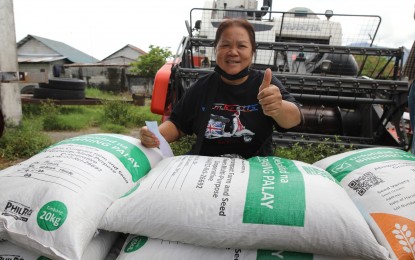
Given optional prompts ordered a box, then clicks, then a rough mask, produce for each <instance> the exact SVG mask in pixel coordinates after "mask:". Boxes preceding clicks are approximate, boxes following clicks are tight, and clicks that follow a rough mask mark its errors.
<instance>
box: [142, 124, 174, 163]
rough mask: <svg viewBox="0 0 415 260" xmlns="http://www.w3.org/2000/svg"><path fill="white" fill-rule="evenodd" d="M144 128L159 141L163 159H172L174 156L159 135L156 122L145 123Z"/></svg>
mask: <svg viewBox="0 0 415 260" xmlns="http://www.w3.org/2000/svg"><path fill="white" fill-rule="evenodd" d="M146 126H147V128H148V130H150V132H152V133H153V134H154V135H155V136H156V137H157V138H158V139H159V141H160V150H161V153H162V154H163V156H164V157H172V156H174V154H173V152H172V150H171V148H170V145H169V143H168V142H167V141H166V139H164V137H163V136H162V135H161V134H160V131H159V128H158V125H157V121H146Z"/></svg>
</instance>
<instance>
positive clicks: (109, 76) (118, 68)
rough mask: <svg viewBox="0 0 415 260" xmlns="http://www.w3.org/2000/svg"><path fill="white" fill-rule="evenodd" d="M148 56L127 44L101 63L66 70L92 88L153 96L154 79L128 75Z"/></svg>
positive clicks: (66, 66) (76, 64) (73, 66)
mask: <svg viewBox="0 0 415 260" xmlns="http://www.w3.org/2000/svg"><path fill="white" fill-rule="evenodd" d="M146 54H147V53H146V52H144V51H143V50H141V49H140V48H138V47H135V46H133V45H131V44H127V45H125V46H124V47H122V48H121V49H119V50H118V51H116V52H114V53H113V54H111V55H109V56H108V57H106V58H104V59H103V60H101V61H100V62H97V63H94V64H91V63H89V64H88V63H74V64H67V65H65V68H66V69H69V70H70V71H71V74H72V76H73V77H76V78H80V79H83V80H85V81H86V82H87V85H88V86H91V87H96V88H99V89H101V90H106V91H113V92H119V91H130V92H132V93H146V94H148V95H151V92H152V90H151V87H152V79H148V78H143V77H140V76H135V75H129V73H128V68H129V66H130V64H131V63H132V62H134V61H136V60H137V59H138V58H139V57H140V56H142V55H146ZM150 86H151V87H150Z"/></svg>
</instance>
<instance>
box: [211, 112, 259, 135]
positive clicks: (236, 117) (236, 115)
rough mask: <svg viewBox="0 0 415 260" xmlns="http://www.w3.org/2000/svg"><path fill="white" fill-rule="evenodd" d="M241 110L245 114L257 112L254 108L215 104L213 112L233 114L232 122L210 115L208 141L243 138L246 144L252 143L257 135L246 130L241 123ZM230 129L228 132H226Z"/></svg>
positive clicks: (225, 118)
mask: <svg viewBox="0 0 415 260" xmlns="http://www.w3.org/2000/svg"><path fill="white" fill-rule="evenodd" d="M241 108H242V110H244V112H251V111H255V110H256V109H255V108H254V107H253V106H243V107H241V106H238V105H224V104H214V106H213V109H212V111H215V110H221V111H229V112H232V114H231V116H232V120H231V119H229V118H227V117H224V116H221V115H215V114H210V119H209V122H208V125H207V127H206V132H205V137H206V138H207V139H216V138H222V137H242V138H243V140H244V142H246V143H249V142H251V141H252V136H253V135H255V133H253V132H252V131H251V130H249V129H246V128H245V126H244V125H243V123H242V122H241V119H240V115H241ZM226 129H228V131H226Z"/></svg>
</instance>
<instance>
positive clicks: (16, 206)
mask: <svg viewBox="0 0 415 260" xmlns="http://www.w3.org/2000/svg"><path fill="white" fill-rule="evenodd" d="M32 212H33V210H32V209H31V208H30V207H28V206H25V205H23V204H21V203H19V202H15V201H11V200H9V201H8V202H7V204H6V207H5V208H4V212H3V213H2V215H3V216H9V217H12V218H14V219H16V220H21V221H24V222H27V220H28V219H29V217H30V215H31V214H32Z"/></svg>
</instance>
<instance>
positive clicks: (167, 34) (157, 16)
mask: <svg viewBox="0 0 415 260" xmlns="http://www.w3.org/2000/svg"><path fill="white" fill-rule="evenodd" d="M414 4H415V1H413V0H343V1H339V0H273V4H272V10H273V11H288V10H290V9H291V8H293V7H307V8H309V9H311V10H312V11H314V12H316V13H324V12H325V11H326V10H328V9H330V10H333V12H334V13H337V14H354V15H355V14H360V15H379V16H381V18H382V22H381V25H380V28H379V32H378V34H377V37H376V40H375V44H376V45H380V46H385V47H392V48H397V47H400V46H404V47H406V48H408V49H410V48H411V46H412V43H413V42H414V40H415V20H414ZM204 5H205V0H177V1H174V0H151V1H148V0H36V1H34V0H13V6H14V21H15V31H16V41H20V40H21V39H23V38H24V37H26V36H27V35H28V34H31V35H35V36H40V37H44V38H48V39H51V40H55V41H60V42H64V43H66V44H68V45H70V46H72V47H74V48H76V49H78V50H80V51H82V52H85V53H87V54H89V55H91V56H93V57H95V58H97V59H99V60H102V59H104V58H106V57H108V56H109V55H111V54H113V53H114V52H116V51H118V50H119V49H121V48H123V47H124V46H125V45H127V44H131V45H134V46H136V47H138V48H140V49H142V50H144V51H146V52H148V51H149V50H150V48H149V46H150V45H153V46H159V47H162V48H169V49H170V51H172V52H173V53H175V52H176V51H177V48H178V46H179V43H180V41H181V39H182V37H183V36H185V35H187V30H186V26H185V21H186V20H190V10H191V9H192V8H203V7H204ZM258 6H262V0H258Z"/></svg>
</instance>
